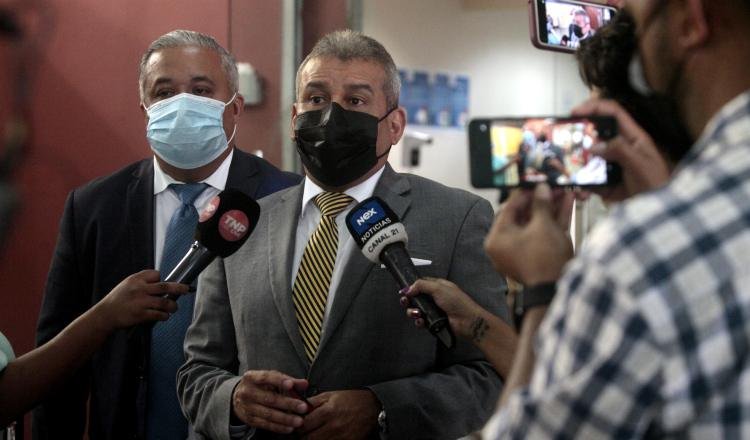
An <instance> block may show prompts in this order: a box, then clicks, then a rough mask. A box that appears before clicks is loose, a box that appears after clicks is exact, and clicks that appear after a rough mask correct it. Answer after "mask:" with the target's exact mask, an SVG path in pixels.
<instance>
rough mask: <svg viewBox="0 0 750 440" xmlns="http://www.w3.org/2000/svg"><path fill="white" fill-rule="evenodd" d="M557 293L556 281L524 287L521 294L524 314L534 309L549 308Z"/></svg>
mask: <svg viewBox="0 0 750 440" xmlns="http://www.w3.org/2000/svg"><path fill="white" fill-rule="evenodd" d="M556 291H557V283H556V282H554V281H553V282H549V283H541V284H535V285H533V286H528V287H524V288H523V292H522V293H521V299H522V304H523V312H524V313H526V312H527V311H528V310H529V309H531V308H534V307H539V306H548V305H549V304H550V303H551V302H552V299H553V298H554V297H555V292H556Z"/></svg>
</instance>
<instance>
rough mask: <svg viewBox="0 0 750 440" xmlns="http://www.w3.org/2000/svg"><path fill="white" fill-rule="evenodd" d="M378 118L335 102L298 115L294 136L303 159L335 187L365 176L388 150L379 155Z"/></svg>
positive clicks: (322, 180) (313, 172)
mask: <svg viewBox="0 0 750 440" xmlns="http://www.w3.org/2000/svg"><path fill="white" fill-rule="evenodd" d="M396 108H397V107H393V108H392V109H390V110H389V111H388V112H387V113H386V114H385V116H383V117H382V118H380V119H378V118H377V117H375V116H372V115H371V114H368V113H364V112H358V111H353V110H345V109H344V108H343V107H341V106H340V105H339V104H337V103H335V102H333V103H331V105H329V106H328V107H326V108H324V109H321V110H310V111H307V112H304V113H300V114H299V115H297V120H296V121H295V123H294V136H295V141H296V143H297V151H298V152H299V155H300V159H302V163H303V164H304V165H305V168H306V169H307V172H308V173H310V174H311V175H312V176H313V177H314V178H315V179H316V180H317V181H319V182H320V183H322V184H324V185H327V186H330V187H333V188H336V187H341V186H344V185H347V184H349V183H351V182H354V181H355V180H357V179H359V178H360V177H362V176H364V175H365V174H366V173H367V172H368V171H369V170H370V169H372V167H373V166H375V164H376V163H377V162H378V160H380V158H382V157H383V156H385V155H386V154H388V151H390V149H389V150H388V151H386V152H385V153H383V154H381V155H380V156H378V155H377V140H378V124H379V123H380V122H381V121H382V120H383V119H385V118H387V117H388V115H390V114H391V113H392V112H393V110H395V109H396Z"/></svg>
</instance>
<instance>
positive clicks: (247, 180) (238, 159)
mask: <svg viewBox="0 0 750 440" xmlns="http://www.w3.org/2000/svg"><path fill="white" fill-rule="evenodd" d="M257 173H258V165H257V164H256V163H255V161H254V160H252V158H251V157H250V154H248V153H245V152H244V151H242V150H240V149H239V148H235V149H234V154H233V156H232V163H231V164H229V175H228V176H227V185H226V187H227V188H234V189H238V190H240V191H242V192H244V193H245V194H247V195H249V196H250V197H252V198H257V197H255V194H256V192H257V191H258V186H259V185H260V179H255V178H253V176H255V175H256V174H257Z"/></svg>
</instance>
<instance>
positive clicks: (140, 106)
mask: <svg viewBox="0 0 750 440" xmlns="http://www.w3.org/2000/svg"><path fill="white" fill-rule="evenodd" d="M138 108H139V109H141V113H143V120H144V121H145V122H146V124H148V111H147V110H146V104H144V103H143V101H141V102H140V103H138Z"/></svg>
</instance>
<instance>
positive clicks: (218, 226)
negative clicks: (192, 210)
mask: <svg viewBox="0 0 750 440" xmlns="http://www.w3.org/2000/svg"><path fill="white" fill-rule="evenodd" d="M259 216H260V206H258V203H257V202H256V201H255V200H253V199H252V198H250V197H249V196H247V195H246V194H245V193H243V192H241V191H238V190H235V189H226V190H224V191H222V192H220V193H219V194H218V195H216V196H215V197H214V198H212V199H211V200H210V201H209V202H208V204H207V205H206V207H205V208H203V211H202V212H201V214H200V217H199V219H198V226H196V228H195V242H193V244H192V245H191V246H190V249H188V251H187V253H186V254H185V256H184V257H182V259H181V260H180V262H179V263H177V266H175V268H174V269H172V272H170V273H169V275H167V277H166V278H165V279H164V281H168V282H176V283H182V284H192V282H193V281H195V279H196V278H198V275H199V274H200V273H201V272H202V271H203V269H205V268H206V266H208V265H209V263H211V262H212V261H213V260H214V258H216V257H217V256H219V257H222V258H226V257H228V256H230V255H232V254H233V253H235V252H236V251H237V249H239V248H240V247H241V246H242V245H243V244H244V243H245V241H246V240H247V238H248V237H249V236H250V234H251V233H252V232H253V230H254V229H255V226H256V225H257V223H258V217H259ZM177 297H178V296H177V295H168V298H170V299H173V300H176V299H177Z"/></svg>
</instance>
